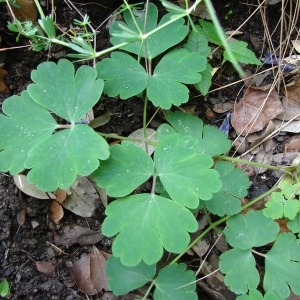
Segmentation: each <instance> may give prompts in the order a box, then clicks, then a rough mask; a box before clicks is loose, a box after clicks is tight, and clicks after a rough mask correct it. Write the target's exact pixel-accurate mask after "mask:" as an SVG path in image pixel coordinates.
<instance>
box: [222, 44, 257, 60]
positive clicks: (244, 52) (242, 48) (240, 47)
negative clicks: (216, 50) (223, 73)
mask: <svg viewBox="0 0 300 300" xmlns="http://www.w3.org/2000/svg"><path fill="white" fill-rule="evenodd" d="M228 46H229V49H230V50H231V53H232V54H233V56H234V58H235V59H236V60H237V61H238V62H240V63H244V64H253V65H257V66H260V65H261V61H260V60H259V59H258V58H256V56H255V54H254V53H253V52H252V51H251V50H250V49H249V48H247V46H248V44H247V43H245V42H243V41H233V42H230V43H228ZM223 55H224V58H225V59H226V60H228V61H230V62H233V61H231V58H230V55H228V50H227V49H225V51H224V53H223Z"/></svg>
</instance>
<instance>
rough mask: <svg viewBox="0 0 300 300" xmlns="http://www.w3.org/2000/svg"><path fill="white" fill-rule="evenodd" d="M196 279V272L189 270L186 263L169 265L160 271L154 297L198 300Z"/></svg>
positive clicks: (171, 299)
mask: <svg viewBox="0 0 300 300" xmlns="http://www.w3.org/2000/svg"><path fill="white" fill-rule="evenodd" d="M195 280H196V278H195V274H194V272H193V271H192V270H187V266H186V264H176V263H174V264H171V265H168V266H166V267H164V268H162V269H161V270H160V271H159V273H158V276H157V278H156V280H155V287H156V288H155V290H154V299H155V300H168V299H169V300H196V299H198V296H197V294H196V292H195V290H196V283H195V282H194V281H195ZM191 282H193V283H191ZM184 285H186V286H184ZM183 286H184V287H183Z"/></svg>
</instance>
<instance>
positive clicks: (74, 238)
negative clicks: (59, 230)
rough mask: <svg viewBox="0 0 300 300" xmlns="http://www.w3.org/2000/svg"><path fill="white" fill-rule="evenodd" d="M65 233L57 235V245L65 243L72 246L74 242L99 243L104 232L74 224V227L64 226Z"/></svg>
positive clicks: (81, 243)
mask: <svg viewBox="0 0 300 300" xmlns="http://www.w3.org/2000/svg"><path fill="white" fill-rule="evenodd" d="M63 230H64V233H63V235H62V236H56V237H55V239H54V240H55V243H56V244H57V245H63V246H66V247H70V246H71V245H74V244H80V245H91V244H96V243H98V242H99V241H100V240H101V239H103V237H104V236H103V234H102V233H101V232H99V231H95V230H92V229H89V228H86V227H81V226H77V225H74V226H73V227H70V226H65V227H64V228H63Z"/></svg>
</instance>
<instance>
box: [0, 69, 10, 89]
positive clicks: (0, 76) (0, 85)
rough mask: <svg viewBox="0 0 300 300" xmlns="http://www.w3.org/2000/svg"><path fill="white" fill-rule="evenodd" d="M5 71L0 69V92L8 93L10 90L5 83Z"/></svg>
mask: <svg viewBox="0 0 300 300" xmlns="http://www.w3.org/2000/svg"><path fill="white" fill-rule="evenodd" d="M6 76H7V72H6V71H5V70H4V69H0V93H5V94H9V93H10V90H9V88H8V86H7V85H6V83H5V78H6Z"/></svg>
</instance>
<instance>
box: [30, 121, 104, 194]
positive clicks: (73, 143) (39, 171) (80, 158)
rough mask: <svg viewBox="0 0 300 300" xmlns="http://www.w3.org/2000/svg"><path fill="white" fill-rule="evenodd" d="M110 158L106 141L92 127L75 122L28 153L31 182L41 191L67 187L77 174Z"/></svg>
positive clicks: (84, 172) (83, 174) (84, 173)
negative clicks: (69, 127)
mask: <svg viewBox="0 0 300 300" xmlns="http://www.w3.org/2000/svg"><path fill="white" fill-rule="evenodd" d="M108 157H109V146H108V144H107V142H106V141H105V140H104V139H103V138H102V137H101V136H100V135H98V134H97V133H96V132H95V131H94V130H93V129H92V128H90V127H89V126H87V125H84V124H76V125H75V126H74V127H72V128H71V129H65V130H61V131H59V132H57V133H56V134H54V135H52V136H50V137H47V138H45V139H44V140H42V141H41V142H39V143H38V144H36V145H35V146H34V147H33V148H32V149H31V150H30V151H29V152H28V157H27V159H26V161H25V167H26V168H28V169H30V168H32V169H31V170H30V171H29V173H28V175H27V179H28V182H29V183H31V184H36V185H37V187H38V189H40V190H41V191H47V192H50V191H54V190H56V189H57V188H58V187H59V188H61V189H66V188H68V187H69V186H71V185H72V183H73V182H74V181H75V179H76V177H77V174H79V175H82V176H88V175H90V174H91V173H92V172H93V171H95V170H96V169H97V168H98V166H99V159H101V160H104V159H107V158H108Z"/></svg>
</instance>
